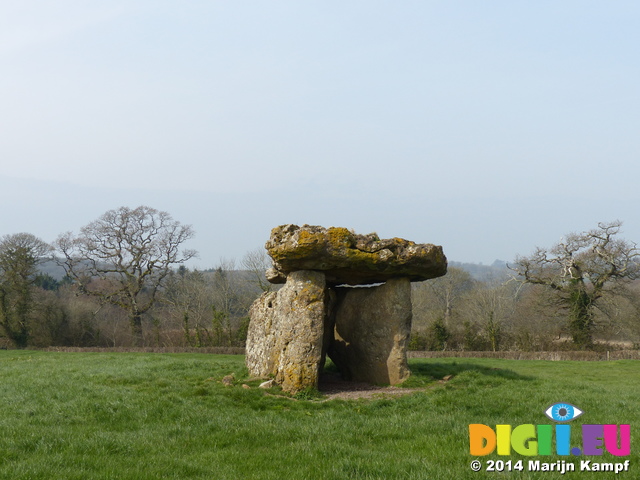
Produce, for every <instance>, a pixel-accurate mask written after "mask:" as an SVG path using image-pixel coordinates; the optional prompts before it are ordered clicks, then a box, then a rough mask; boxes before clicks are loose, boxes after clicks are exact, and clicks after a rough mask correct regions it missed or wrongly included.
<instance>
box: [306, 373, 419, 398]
mask: <svg viewBox="0 0 640 480" xmlns="http://www.w3.org/2000/svg"><path fill="white" fill-rule="evenodd" d="M422 390H424V389H422V388H400V387H380V386H378V385H371V384H369V383H364V382H350V381H347V380H343V379H342V378H341V377H340V375H335V374H326V373H325V374H323V375H322V376H321V377H320V381H319V385H318V391H319V392H320V393H322V394H323V395H325V400H334V399H340V400H357V399H361V398H364V399H376V398H386V397H400V396H402V395H408V394H410V393H414V392H419V391H422Z"/></svg>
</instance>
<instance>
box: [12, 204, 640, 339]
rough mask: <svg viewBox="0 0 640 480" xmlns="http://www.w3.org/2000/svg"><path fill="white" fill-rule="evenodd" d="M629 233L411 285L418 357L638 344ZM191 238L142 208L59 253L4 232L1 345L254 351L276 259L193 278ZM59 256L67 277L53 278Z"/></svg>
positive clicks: (639, 272) (70, 240)
mask: <svg viewBox="0 0 640 480" xmlns="http://www.w3.org/2000/svg"><path fill="white" fill-rule="evenodd" d="M620 230H621V222H612V223H608V224H599V225H598V228H596V229H593V230H590V231H588V232H583V233H580V234H570V235H567V236H566V237H565V238H564V239H563V240H562V241H561V242H560V243H559V244H557V245H555V246H553V247H551V248H549V249H544V248H537V249H536V250H535V251H534V253H533V254H532V255H530V256H519V257H517V258H516V259H515V260H514V262H512V263H511V264H510V265H509V269H508V270H506V271H505V273H504V275H496V276H495V277H494V278H489V279H485V280H482V281H480V280H475V279H473V278H472V276H471V275H470V274H469V273H468V272H467V271H465V270H463V269H461V268H457V267H449V270H448V273H447V275H445V276H444V277H441V278H437V279H434V280H429V281H426V282H419V283H414V284H413V289H412V300H413V332H412V337H411V342H410V348H412V349H417V350H419V349H424V350H494V351H497V350H514V349H515V350H529V351H532V350H558V349H565V348H572V349H594V348H598V345H599V344H600V342H602V341H608V342H611V341H613V340H618V341H621V340H624V341H626V342H627V343H626V345H627V346H632V347H635V348H637V347H638V326H639V323H640V321H639V320H640V317H639V315H638V313H639V310H638V307H639V306H640V285H639V284H638V282H637V279H638V277H639V276H640V268H639V264H638V261H637V260H638V257H639V253H638V251H637V249H636V245H635V244H634V243H632V242H628V241H625V240H622V239H620V238H619V237H618V235H619V233H620ZM193 235H194V233H193V230H192V228H191V227H190V226H188V225H182V224H180V223H179V222H177V221H175V220H174V219H173V218H172V217H171V216H170V215H169V214H168V213H166V212H161V211H158V210H155V209H153V208H150V207H145V206H141V207H138V208H135V209H130V208H127V207H121V208H119V209H116V210H110V211H108V212H106V213H105V214H103V215H102V216H100V217H99V218H98V219H97V220H95V221H93V222H91V223H89V224H88V225H86V226H84V227H83V228H82V229H81V230H80V231H79V232H78V233H77V234H74V233H72V232H66V233H64V234H62V235H60V236H59V237H58V238H57V239H56V240H55V241H54V242H53V243H51V244H49V243H46V242H44V241H43V240H41V239H39V238H37V237H35V236H34V235H32V234H29V233H18V234H12V235H5V236H4V237H2V238H1V239H0V347H4V348H7V347H11V348H26V347H28V346H31V347H47V346H74V347H127V346H143V345H144V346H160V347H162V346H166V347H173V346H190V347H207V346H243V345H244V341H245V339H246V331H247V326H248V321H249V308H250V306H251V304H252V303H253V301H254V300H255V299H256V298H257V297H258V296H259V295H260V294H261V293H262V292H265V291H269V290H271V289H272V288H274V286H272V285H271V284H269V283H268V282H267V281H266V279H265V277H264V272H265V270H266V269H267V268H268V267H269V266H270V262H269V259H268V257H267V255H266V252H265V251H264V250H263V249H259V250H255V251H252V252H248V253H247V254H246V255H245V256H244V257H243V258H242V260H241V262H240V263H239V264H236V262H235V261H233V260H231V261H230V260H223V261H221V262H220V264H219V265H218V266H217V267H216V268H213V269H210V270H205V271H200V270H196V269H189V268H187V267H186V266H185V265H184V264H185V262H187V261H188V260H190V259H191V258H193V257H194V256H195V255H196V252H195V251H193V250H189V249H184V248H182V247H183V244H184V243H185V242H187V241H188V240H189V239H191V238H192V237H193ZM51 259H54V260H55V262H56V263H57V265H59V268H61V269H62V271H63V272H64V273H63V275H62V276H61V277H58V278H54V277H53V276H52V275H50V274H47V273H44V272H43V271H42V268H41V266H42V263H43V262H45V261H47V260H49V261H51ZM634 344H635V345H634ZM607 348H612V347H611V343H609V344H607Z"/></svg>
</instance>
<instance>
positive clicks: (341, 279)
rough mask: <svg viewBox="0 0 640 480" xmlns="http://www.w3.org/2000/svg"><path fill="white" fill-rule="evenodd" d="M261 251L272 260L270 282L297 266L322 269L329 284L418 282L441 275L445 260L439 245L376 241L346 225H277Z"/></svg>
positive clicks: (295, 268) (374, 235)
mask: <svg viewBox="0 0 640 480" xmlns="http://www.w3.org/2000/svg"><path fill="white" fill-rule="evenodd" d="M265 246H266V249H267V251H268V253H269V255H270V256H271V258H272V259H273V268H272V269H270V270H269V271H268V272H267V278H268V279H269V281H270V282H272V283H284V282H285V281H286V278H287V275H288V274H289V273H291V272H295V271H297V270H319V271H322V272H324V274H325V276H326V282H327V283H328V284H330V285H338V284H349V285H366V284H373V283H381V282H385V281H387V280H389V279H391V278H401V277H403V278H408V279H409V280H411V281H421V280H427V279H430V278H435V277H439V276H442V275H444V274H445V273H446V271H447V259H446V257H445V255H444V253H443V252H442V247H440V246H436V245H431V244H416V243H414V242H411V241H408V240H404V239H401V238H392V239H387V240H381V239H380V238H378V236H377V235H376V234H369V235H357V234H354V233H352V232H350V231H349V230H348V229H346V228H336V227H331V228H324V227H318V226H310V225H303V226H302V227H299V226H297V225H281V226H279V227H276V228H274V229H273V230H271V237H270V238H269V241H268V242H267V243H266V245H265Z"/></svg>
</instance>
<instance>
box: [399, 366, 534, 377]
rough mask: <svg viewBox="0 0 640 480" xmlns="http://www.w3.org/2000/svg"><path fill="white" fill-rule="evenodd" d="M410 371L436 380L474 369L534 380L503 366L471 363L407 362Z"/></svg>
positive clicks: (489, 373)
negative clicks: (493, 366)
mask: <svg viewBox="0 0 640 480" xmlns="http://www.w3.org/2000/svg"><path fill="white" fill-rule="evenodd" d="M409 368H410V369H411V373H412V374H413V375H416V376H424V377H433V378H435V379H436V380H442V379H443V378H444V377H446V376H448V375H453V376H454V377H455V376H456V375H459V374H460V373H462V372H468V371H475V372H478V373H480V374H481V375H486V376H489V377H498V378H505V379H508V380H535V377H532V376H530V375H521V374H519V373H516V372H514V371H513V370H507V369H505V368H492V367H485V366H482V365H476V364H473V363H458V362H452V363H431V362H429V363H422V362H420V363H415V362H411V363H410V364H409Z"/></svg>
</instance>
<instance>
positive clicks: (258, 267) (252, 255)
mask: <svg viewBox="0 0 640 480" xmlns="http://www.w3.org/2000/svg"><path fill="white" fill-rule="evenodd" d="M242 267H243V268H245V269H246V270H247V271H248V272H249V273H250V274H251V277H252V279H253V281H254V282H255V284H256V285H257V286H258V287H259V288H260V290H262V291H263V292H270V291H272V290H273V284H272V283H269V281H268V280H267V277H266V275H265V273H266V271H267V270H268V269H269V268H270V267H271V259H270V258H269V256H268V255H267V252H266V250H265V249H264V248H256V249H255V250H251V251H249V252H247V253H246V254H245V256H244V257H242Z"/></svg>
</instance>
